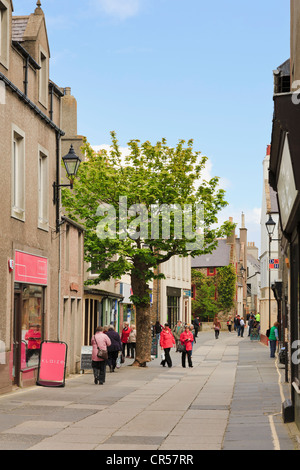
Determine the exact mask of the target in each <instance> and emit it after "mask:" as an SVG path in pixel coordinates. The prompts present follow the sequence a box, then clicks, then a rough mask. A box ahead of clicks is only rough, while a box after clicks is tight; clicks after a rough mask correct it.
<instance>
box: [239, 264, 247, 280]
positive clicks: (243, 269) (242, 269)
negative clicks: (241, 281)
mask: <svg viewBox="0 0 300 470" xmlns="http://www.w3.org/2000/svg"><path fill="white" fill-rule="evenodd" d="M245 272H246V269H245V268H244V266H243V265H242V266H241V268H240V273H241V276H242V278H243V277H244V274H245Z"/></svg>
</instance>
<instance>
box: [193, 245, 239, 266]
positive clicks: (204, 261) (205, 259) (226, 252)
mask: <svg viewBox="0 0 300 470" xmlns="http://www.w3.org/2000/svg"><path fill="white" fill-rule="evenodd" d="M229 263H230V245H228V244H227V240H226V239H223V238H220V239H219V240H218V246H217V248H216V249H215V250H214V251H213V252H212V253H211V254H207V255H201V256H196V257H195V258H192V268H218V267H221V266H228V265H229Z"/></svg>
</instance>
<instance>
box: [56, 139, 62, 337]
mask: <svg viewBox="0 0 300 470" xmlns="http://www.w3.org/2000/svg"><path fill="white" fill-rule="evenodd" d="M60 139H61V135H60V133H59V132H56V187H57V196H58V195H59V188H58V185H59V173H60V171H59V169H60ZM59 211H60V198H59V197H56V220H59ZM58 244H59V247H58V305H57V340H58V341H60V313H61V308H60V306H61V303H60V302H61V232H60V226H59V224H58Z"/></svg>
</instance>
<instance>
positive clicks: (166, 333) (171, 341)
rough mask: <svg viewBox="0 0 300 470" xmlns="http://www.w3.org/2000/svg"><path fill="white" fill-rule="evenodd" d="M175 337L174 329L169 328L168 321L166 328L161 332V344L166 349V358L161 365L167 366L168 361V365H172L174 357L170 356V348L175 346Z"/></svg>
mask: <svg viewBox="0 0 300 470" xmlns="http://www.w3.org/2000/svg"><path fill="white" fill-rule="evenodd" d="M175 344H176V342H175V338H174V336H173V334H172V331H171V330H170V328H169V325H168V323H165V325H164V329H163V330H162V332H161V333H160V346H161V348H162V349H163V350H164V353H165V358H164V359H163V360H162V361H161V363H160V365H161V366H163V367H165V365H166V363H167V364H168V367H172V359H171V357H170V349H171V348H172V347H173V346H175Z"/></svg>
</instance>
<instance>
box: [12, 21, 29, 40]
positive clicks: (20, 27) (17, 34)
mask: <svg viewBox="0 0 300 470" xmlns="http://www.w3.org/2000/svg"><path fill="white" fill-rule="evenodd" d="M28 20H29V16H13V17H12V41H17V42H23V38H24V33H25V30H26V28H27V24H28Z"/></svg>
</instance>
